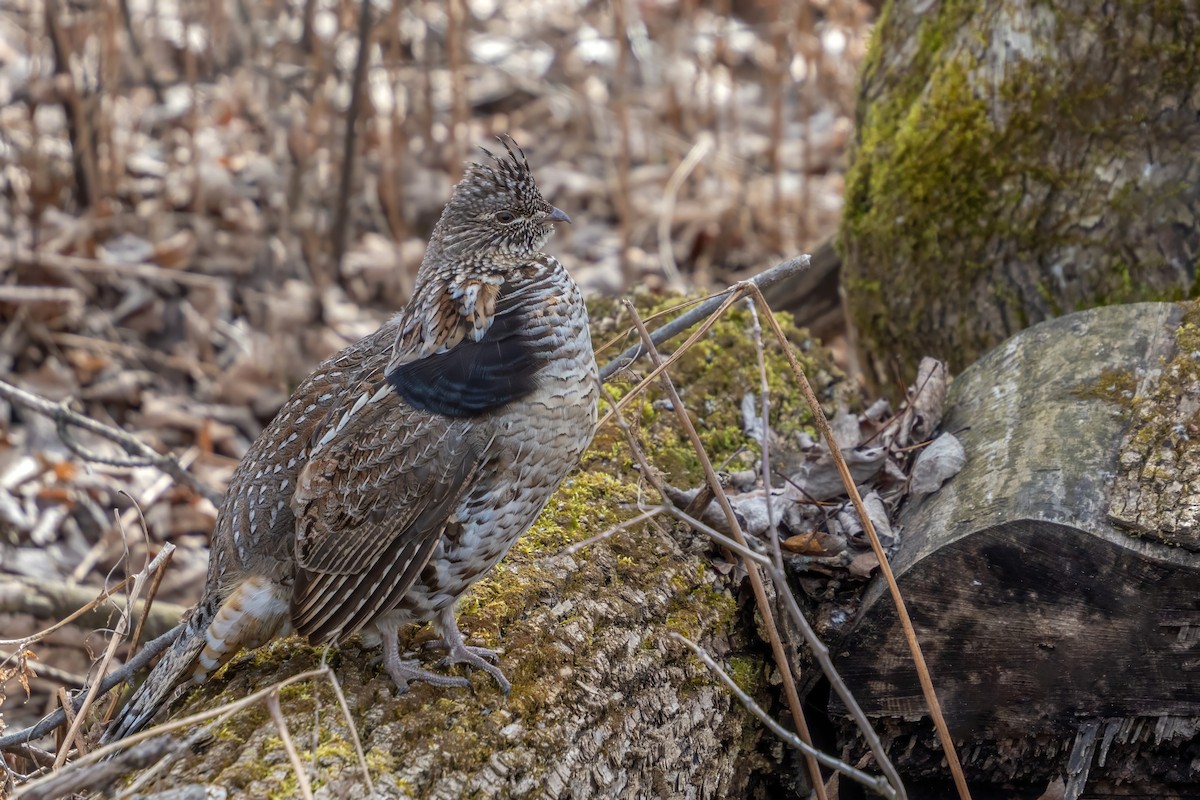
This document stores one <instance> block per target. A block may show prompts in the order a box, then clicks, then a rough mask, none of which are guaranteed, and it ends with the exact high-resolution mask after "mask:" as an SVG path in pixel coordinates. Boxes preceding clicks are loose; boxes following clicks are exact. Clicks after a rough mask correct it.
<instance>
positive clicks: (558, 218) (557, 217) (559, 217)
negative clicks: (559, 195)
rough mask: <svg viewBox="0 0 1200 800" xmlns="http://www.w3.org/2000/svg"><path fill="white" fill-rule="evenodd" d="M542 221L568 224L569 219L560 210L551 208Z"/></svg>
mask: <svg viewBox="0 0 1200 800" xmlns="http://www.w3.org/2000/svg"><path fill="white" fill-rule="evenodd" d="M542 221H543V222H566V223H568V224H570V222H571V218H570V217H568V216H567V215H566V212H564V211H563V210H562V209H559V208H551V209H550V213H549V214H547V215H546V218H545V219H544V220H542Z"/></svg>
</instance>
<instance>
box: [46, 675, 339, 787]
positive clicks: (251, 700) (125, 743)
mask: <svg viewBox="0 0 1200 800" xmlns="http://www.w3.org/2000/svg"><path fill="white" fill-rule="evenodd" d="M328 673H329V668H328V667H325V668H323V669H314V670H309V671H308V672H301V673H300V674H299V675H293V676H292V677H290V678H285V679H284V680H281V681H279V682H277V683H273V684H271V685H270V686H268V687H266V688H264V689H260V690H258V691H257V692H255V693H254V694H251V695H247V696H246V697H243V698H241V699H240V700H231V701H230V702H228V703H225V704H224V705H221V706H218V707H216V708H210V709H209V710H207V711H200V712H198V713H195V714H189V715H188V716H186V717H184V718H183V719H177V720H175V721H173V722H164V723H163V724H162V725H158V726H156V727H154V728H149V729H147V730H144V731H138V732H137V733H135V734H133V735H131V736H126V737H125V738H124V739H120V740H118V741H115V742H112V743H111V744H106V745H105V746H104V747H101V748H99V749H97V750H93V751H92V752H90V753H88V754H87V755H86V756H84V757H83V758H80V759H78V760H76V761H72V762H71V763H70V765H68V766H67V767H64V768H63V770H60V771H59V772H58V773H56V774H62V772H64V771H66V770H75V769H82V768H83V767H85V766H87V765H88V764H94V763H96V762H97V761H100V760H101V759H103V758H105V757H106V756H109V755H111V754H113V753H116V752H117V751H119V750H123V749H125V748H127V747H132V746H133V745H135V744H137V743H138V742H144V741H146V740H147V739H152V738H154V737H156V736H162V735H163V734H165V733H170V732H171V731H177V730H181V729H185V728H190V727H192V726H193V725H199V724H200V723H201V722H204V721H205V720H209V719H212V718H213V717H220V716H223V715H225V714H229V715H232V714H233V713H234V712H237V711H241V710H242V709H244V708H247V707H248V706H252V705H254V704H255V703H257V702H258V701H260V700H262V699H264V698H265V697H267V696H268V695H270V694H271V693H272V692H278V691H279V690H280V689H283V688H284V687H286V686H291V685H292V684H293V683H299V682H301V681H307V680H311V679H313V678H318V677H321V676H322V675H327V674H328ZM48 777H49V778H53V777H54V775H51V776H48ZM45 780H47V778H42V779H41V780H38V781H35V782H33V783H30V784H27V785H26V786H25V787H24V791H30V790H31V789H33V788H35V787H37V785H38V784H40V783H42V782H43V781H45Z"/></svg>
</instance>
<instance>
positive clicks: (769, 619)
mask: <svg viewBox="0 0 1200 800" xmlns="http://www.w3.org/2000/svg"><path fill="white" fill-rule="evenodd" d="M740 295H741V293H740V292H734V293H733V294H732V295H730V297H729V301H734V300H736V299H737V298H738V297H740ZM625 307H626V309H627V310H628V311H629V314H630V316H631V317H632V319H633V323H634V325H636V326H637V329H638V333H639V334H640V335H641V337H642V341H643V343H644V344H645V345H646V351H647V352H648V353H649V354H650V359H651V362H652V363H653V364H654V365H655V367H656V372H660V373H661V376H662V383H663V387H664V388H665V389H666V391H667V395H668V396H669V397H670V399H671V405H672V408H673V410H674V412H675V416H676V418H677V419H678V420H679V424H680V425H681V426H682V427H683V429H684V432H685V433H686V434H687V437H688V440H689V441H690V442H691V444H692V449H693V450H695V452H696V457H697V458H698V459H699V460H700V465H701V466H702V467H703V469H704V476H705V479H706V480H707V482H708V486H709V488H710V489H711V490H712V491H713V493H714V494H715V495H716V499H717V502H718V503H719V504H720V506H721V510H722V511H723V512H724V514H725V519H726V522H727V523H728V525H729V529H730V530H731V531H732V532H733V538H734V539H735V540H736V541H737V542H738V543H739V544H741V545H742V546H743V547H746V537H745V535H744V534H743V533H742V528H741V525H740V524H738V520H737V515H736V514H735V513H734V511H733V506H731V505H730V503H729V498H728V497H727V496H726V494H725V491H724V489H723V488H722V487H721V482H720V480H719V479H718V478H717V473H716V470H714V469H713V465H712V461H711V460H710V459H709V457H708V453H707V452H705V450H704V445H703V443H702V442H701V441H700V436H699V434H698V433H696V426H695V425H693V424H692V420H691V418H690V417H689V416H688V414H687V409H686V407H685V406H684V404H683V399H682V398H681V397H680V396H679V392H678V391H676V389H675V383H674V381H672V380H671V376H670V374H669V373H668V372H666V371H665V370H666V366H667V365H666V362H665V361H664V360H663V358H662V356H660V355H659V353H658V348H657V347H655V345H654V340H653V339H651V338H650V332H649V331H648V330H646V326H645V325H644V324H643V323H642V320H641V317H640V316H639V315H638V313H637V309H636V308H634V306H633V303H631V302H629V301H628V300H626V301H625ZM727 307H728V305H727V304H726V303H722V309H724V308H727ZM718 315H719V314H718ZM718 315H714V316H718ZM681 349H682V348H681ZM745 567H746V573H747V575H748V577H749V578H750V586H751V588H752V589H753V590H754V600H755V602H756V603H757V605H758V610H759V613H760V614H761V615H762V620H763V626H764V627H765V628H766V630H767V639H768V640H769V641H770V644H771V653H772V655H773V656H774V658H775V663H776V665H777V666H778V668H779V674H780V677H781V678H782V679H783V690H784V695H785V697H786V698H787V704H788V708H789V709H790V710H791V713H792V721H793V722H794V723H795V724H796V730H797V732H798V733H799V734H800V738H801V739H803V740H804V741H805V742H807V743H808V744H809V745H811V744H812V736H811V734H810V733H809V731H808V722H807V720H805V718H804V708H803V707H802V706H801V705H800V695H799V693H798V692H797V691H796V681H795V678H794V677H793V676H792V670H791V667H790V665H789V664H788V660H787V654H786V653H785V651H784V649H783V640H782V639H781V638H780V636H779V629H778V627H777V626H776V625H775V617H774V615H773V614H772V613H771V604H770V601H769V600H768V599H767V593H766V588H765V587H764V586H763V581H762V576H761V575H760V574H759V572H758V568H757V567H756V565H755V564H754V563H753V562H752V561H749V560H747V561H746V562H745ZM780 588H781V590H782V593H787V591H786V584H785V585H784V586H783V587H780ZM804 760H805V763H806V765H807V766H808V772H809V778H810V780H811V782H812V786H813V789H814V791H815V792H816V794H817V798H818V800H827V798H826V797H825V784H824V782H823V781H822V780H821V769H820V767H819V766H818V764H817V761H816V759H814V758H813V757H812V756H811V755H809V754H805V757H804Z"/></svg>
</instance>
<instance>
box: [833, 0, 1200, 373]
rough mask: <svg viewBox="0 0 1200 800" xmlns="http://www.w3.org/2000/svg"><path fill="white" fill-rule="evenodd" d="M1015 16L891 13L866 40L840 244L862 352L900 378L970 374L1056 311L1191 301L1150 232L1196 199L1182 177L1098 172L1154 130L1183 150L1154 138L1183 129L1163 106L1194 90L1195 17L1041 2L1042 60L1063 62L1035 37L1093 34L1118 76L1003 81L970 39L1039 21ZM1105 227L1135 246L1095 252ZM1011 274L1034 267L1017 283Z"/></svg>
mask: <svg viewBox="0 0 1200 800" xmlns="http://www.w3.org/2000/svg"><path fill="white" fill-rule="evenodd" d="M1010 5H1011V4H1009V3H1007V2H1002V3H984V2H982V0H953V1H950V0H946V1H944V2H939V3H935V4H934V6H933V7H932V8H931V9H930V10H929V11H928V12H927V13H924V14H921V15H920V16H919V17H918V16H914V15H912V14H911V13H909V14H901V13H898V12H896V11H895V10H893V7H892V4H891V3H889V4H888V5H887V7H886V8H885V10H884V12H883V14H882V15H881V18H880V20H879V22H878V24H877V25H876V26H875V29H874V38H873V41H872V44H871V49H870V52H869V56H868V59H867V62H866V66H865V69H864V76H863V86H864V90H863V95H862V97H863V101H862V102H861V103H860V107H859V127H858V132H857V139H856V142H855V147H854V152H853V156H852V163H851V168H850V170H849V173H848V175H847V187H846V206H845V213H844V216H843V222H842V229H841V237H840V245H839V246H840V249H841V251H842V253H843V256H844V273H843V275H844V280H845V285H846V288H847V293H848V296H849V305H850V308H851V311H852V314H853V316H854V319H855V322H856V325H857V327H858V330H859V332H860V335H861V339H862V345H863V347H864V348H865V349H866V350H867V351H868V352H869V353H870V354H872V355H874V356H875V357H876V358H878V359H879V360H880V361H882V362H886V363H887V364H889V365H892V366H891V367H890V369H891V370H894V362H895V360H896V358H899V359H900V360H901V361H903V362H904V364H903V367H904V368H905V369H906V370H912V369H913V368H915V365H916V362H917V360H918V359H919V358H920V357H921V356H922V355H930V354H932V355H937V356H939V357H942V358H946V359H948V360H949V361H951V363H952V366H953V367H961V366H964V365H965V364H967V363H970V362H971V361H973V360H974V359H975V358H976V357H977V356H978V355H980V354H981V353H982V352H984V351H985V350H987V349H989V348H990V347H992V346H993V345H995V344H996V343H998V342H999V341H1000V340H1001V339H1002V338H1004V337H1005V336H1007V335H1008V334H1009V333H1011V332H1014V331H1015V330H1016V329H1019V328H1020V327H1024V326H1025V325H1028V324H1030V323H1032V322H1034V321H1036V320H1037V319H1040V318H1043V317H1045V316H1048V315H1055V314H1060V313H1065V312H1068V311H1073V310H1078V309H1080V308H1084V307H1091V306H1093V305H1101V304H1107V303H1121V302H1128V301H1131V300H1137V299H1145V300H1174V299H1180V298H1181V297H1182V296H1183V294H1184V293H1186V292H1187V291H1189V290H1190V291H1192V292H1195V291H1196V290H1197V287H1196V286H1192V287H1189V286H1186V285H1179V284H1178V281H1176V280H1174V279H1172V278H1170V276H1172V275H1174V274H1176V273H1177V272H1178V268H1177V266H1172V265H1171V264H1170V263H1169V262H1168V260H1167V259H1166V258H1165V257H1164V256H1163V255H1162V253H1161V252H1160V251H1159V249H1158V248H1157V246H1156V245H1154V242H1153V241H1152V240H1153V237H1146V236H1144V235H1143V234H1142V233H1140V232H1141V231H1143V230H1144V226H1146V225H1154V224H1158V220H1159V218H1160V217H1162V218H1174V217H1175V216H1177V215H1178V213H1180V212H1179V211H1178V210H1175V211H1171V210H1170V209H1178V208H1179V207H1180V206H1181V205H1183V201H1182V199H1181V198H1182V197H1183V196H1184V195H1186V196H1194V187H1192V186H1191V184H1190V183H1187V181H1186V180H1185V179H1186V177H1187V176H1188V175H1189V174H1190V173H1188V172H1187V171H1186V170H1180V175H1181V179H1180V181H1179V182H1178V185H1175V186H1171V185H1166V186H1158V185H1157V184H1155V185H1154V186H1153V188H1152V191H1147V189H1145V188H1144V187H1142V186H1141V185H1140V184H1138V183H1137V181H1138V180H1139V179H1138V178H1134V177H1130V176H1126V175H1122V174H1120V173H1114V174H1113V175H1109V174H1106V171H1107V170H1109V169H1116V167H1114V166H1113V165H1119V164H1122V163H1123V162H1124V160H1125V159H1127V158H1129V157H1130V155H1131V151H1135V150H1137V148H1139V147H1141V142H1143V141H1145V139H1146V136H1147V131H1149V130H1153V129H1154V127H1155V126H1160V127H1159V130H1158V132H1157V133H1156V134H1155V135H1156V136H1161V137H1162V138H1163V141H1164V142H1167V143H1170V142H1172V141H1176V140H1179V137H1178V136H1177V135H1172V133H1171V132H1170V131H1169V130H1163V129H1162V128H1161V126H1163V125H1170V124H1173V123H1171V122H1170V120H1169V119H1168V118H1167V116H1169V115H1167V116H1164V114H1163V113H1162V108H1163V103H1164V102H1167V101H1166V100H1165V98H1168V97H1170V98H1179V97H1188V96H1190V93H1191V91H1192V87H1194V86H1195V85H1196V83H1197V81H1200V46H1198V45H1197V43H1196V41H1195V39H1196V37H1195V36H1190V35H1188V33H1187V31H1188V30H1190V29H1194V28H1195V23H1194V20H1191V21H1187V14H1188V12H1187V9H1186V7H1185V4H1183V3H1182V2H1179V1H1178V0H1172V1H1165V0H1164V2H1156V3H1151V4H1145V3H1134V2H1132V0H1129V1H1128V2H1121V3H1117V4H1115V6H1114V7H1112V8H1110V9H1108V11H1106V14H1105V15H1102V17H1098V16H1097V15H1095V14H1093V13H1092V11H1091V10H1090V9H1089V11H1087V12H1086V13H1085V14H1082V15H1080V16H1072V15H1071V14H1072V12H1070V11H1069V10H1067V9H1065V8H1063V7H1062V6H1061V5H1060V4H1047V5H1044V6H1041V7H1039V9H1038V12H1037V14H1038V19H1037V21H1036V23H1031V26H1032V27H1031V36H1032V37H1033V39H1034V42H1033V44H1032V47H1033V48H1034V49H1035V50H1037V49H1039V48H1040V49H1042V50H1046V49H1053V45H1052V44H1050V43H1048V42H1046V41H1043V40H1042V38H1041V37H1040V36H1039V34H1038V33H1037V32H1038V31H1042V30H1046V29H1052V30H1055V31H1057V32H1058V34H1059V35H1061V36H1070V37H1073V41H1077V40H1078V37H1080V36H1088V37H1092V38H1093V39H1095V40H1096V42H1097V44H1096V45H1094V47H1093V50H1094V51H1095V52H1103V53H1106V54H1109V55H1110V56H1111V57H1112V58H1114V59H1116V60H1117V62H1119V63H1118V64H1113V65H1107V66H1106V68H1104V69H1098V68H1091V67H1090V66H1089V65H1088V64H1086V63H1083V62H1082V61H1080V62H1070V61H1067V60H1066V59H1067V58H1069V56H1066V55H1063V56H1061V58H1062V59H1064V60H1063V62H1062V63H1056V62H1055V60H1054V58H1055V57H1048V58H1045V59H1043V58H1040V57H1038V56H1036V55H1035V56H1034V57H1032V58H1029V59H1027V60H1026V59H1023V58H1022V57H1021V56H1019V55H1017V56H1009V57H1008V58H1007V59H1006V60H1004V64H1003V69H1002V70H998V69H997V66H996V64H995V63H994V62H995V60H996V58H998V56H988V58H989V59H990V60H989V61H988V62H987V63H982V62H981V61H980V58H979V56H978V55H976V54H979V53H984V52H986V51H987V49H988V46H990V44H989V43H986V42H981V41H974V40H972V39H970V38H969V37H972V36H977V37H990V36H991V35H992V31H993V30H994V29H997V28H1003V27H1004V26H1005V25H1006V24H1007V23H1006V22H1004V21H1003V17H1002V16H1001V15H1002V14H1005V13H1013V14H1021V13H1025V14H1028V13H1031V12H1028V11H1019V10H1013V9H1012V8H1010ZM1151 31H1152V32H1155V35H1150V33H1149V32H1151ZM1172 31H1174V33H1171V32H1172ZM1062 49H1064V50H1065V49H1066V48H1062ZM1072 52H1074V51H1072ZM901 54H903V55H901ZM1114 75H1121V76H1125V80H1124V81H1122V80H1114ZM1143 75H1154V76H1155V80H1154V81H1153V82H1147V81H1145V80H1144V79H1141V78H1139V77H1138V76H1143ZM1114 108H1119V109H1121V113H1120V114H1114V113H1113V109H1114ZM1076 141H1077V142H1079V143H1080V146H1079V147H1078V148H1077V149H1076V150H1075V151H1071V149H1070V148H1069V147H1067V146H1065V144H1066V143H1070V142H1076ZM1048 156H1049V157H1048ZM1187 157H1188V158H1190V153H1189V154H1188V155H1187ZM1155 158H1156V160H1165V161H1170V160H1171V159H1175V160H1176V161H1178V157H1177V156H1175V155H1172V156H1168V155H1166V154H1163V155H1161V157H1160V155H1159V154H1157V153H1156V155H1155ZM1063 197H1077V198H1078V201H1077V202H1066V203H1064V202H1063V201H1062V198H1063ZM1173 198H1174V199H1173ZM1172 204H1173V205H1172ZM1158 209H1161V210H1162V211H1161V213H1160V212H1159V211H1158ZM1101 215H1104V216H1105V217H1106V218H1107V219H1109V220H1114V219H1121V220H1130V223H1129V225H1128V228H1129V234H1130V236H1131V237H1132V238H1131V239H1130V240H1129V243H1128V246H1125V245H1122V246H1104V244H1105V243H1103V242H1097V241H1096V240H1095V236H1094V234H1093V233H1092V231H1091V230H1090V227H1091V223H1089V221H1088V220H1089V218H1090V217H1096V218H1097V219H1098V218H1099V217H1100V216H1101ZM1121 235H1124V234H1121ZM1142 243H1144V244H1145V246H1144V247H1143V246H1142ZM1014 265H1027V269H1025V270H1024V271H1019V272H1016V274H1015V277H1014ZM1052 267H1053V268H1052ZM1061 269H1065V270H1067V273H1066V274H1065V275H1064V274H1056V273H1055V270H1061ZM1030 290H1032V294H1033V296H1032V297H1031V296H1029V292H1030ZM992 308H995V309H998V310H997V311H996V312H995V313H994V315H990V316H989V315H985V314H983V313H981V312H983V311H988V310H990V309H992Z"/></svg>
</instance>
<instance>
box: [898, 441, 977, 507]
mask: <svg viewBox="0 0 1200 800" xmlns="http://www.w3.org/2000/svg"><path fill="white" fill-rule="evenodd" d="M966 463H967V451H966V450H964V449H963V446H962V443H961V442H959V441H958V439H957V438H956V437H955V436H954V434H951V433H943V434H942V435H941V436H939V437H938V438H936V439H934V440H933V441H932V442H931V443H930V444H929V446H928V447H926V448H925V449H924V450H922V451H921V454H920V455H919V456H917V460H916V463H914V464H913V468H912V477H911V480H910V482H909V485H908V488H909V491H910V492H911V493H912V494H913V495H914V496H917V497H920V496H923V495H927V494H933V493H934V492H936V491H937V490H938V489H940V488H941V487H942V484H943V483H945V482H946V481H948V480H950V479H951V478H953V477H954V476H955V475H957V474H958V472H959V470H961V469H962V468H963V466H965V465H966Z"/></svg>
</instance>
